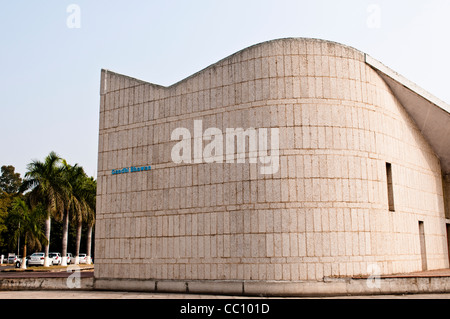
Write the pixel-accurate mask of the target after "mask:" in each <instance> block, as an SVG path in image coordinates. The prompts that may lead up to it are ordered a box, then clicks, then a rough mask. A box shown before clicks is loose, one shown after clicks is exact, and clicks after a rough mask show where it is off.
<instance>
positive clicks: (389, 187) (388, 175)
mask: <svg viewBox="0 0 450 319" xmlns="http://www.w3.org/2000/svg"><path fill="white" fill-rule="evenodd" d="M386 180H387V191H388V203H389V210H390V211H391V212H394V211H395V207H394V187H393V185H392V165H391V163H386Z"/></svg>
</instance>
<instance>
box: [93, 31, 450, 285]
mask: <svg viewBox="0 0 450 319" xmlns="http://www.w3.org/2000/svg"><path fill="white" fill-rule="evenodd" d="M100 97H101V103H100V134H99V157H98V197H97V224H96V239H95V240H96V245H95V249H96V252H95V256H96V267H95V277H96V278H99V279H102V278H108V279H115V278H116V279H142V280H149V279H157V280H165V279H169V280H263V281H273V280H275V281H298V280H321V279H322V278H323V277H327V276H357V275H364V274H368V272H369V271H370V270H369V269H370V267H369V266H370V265H372V264H376V265H378V266H379V268H380V271H381V273H382V274H392V273H399V272H410V271H417V270H421V265H422V263H421V254H420V240H419V226H418V222H419V221H423V222H424V226H425V235H426V251H427V263H428V268H429V269H436V268H445V267H447V266H448V258H447V239H446V235H445V219H444V218H445V214H444V200H443V187H442V177H441V176H442V175H441V168H440V163H439V159H438V158H437V157H436V156H435V154H434V152H433V150H432V149H431V147H430V146H429V145H428V143H427V142H426V141H425V139H424V138H423V136H422V135H421V133H420V131H419V130H418V129H417V127H416V126H415V123H414V122H413V121H412V120H411V119H410V117H409V116H408V114H407V113H406V111H405V110H404V108H403V107H402V105H401V104H400V103H399V102H398V100H397V99H396V97H395V96H394V95H393V93H392V92H391V90H390V89H389V87H388V86H387V85H386V84H385V82H383V80H382V79H381V77H380V76H379V75H378V74H377V73H376V71H375V70H373V69H372V68H371V67H370V66H368V65H367V64H366V63H365V62H364V54H363V53H361V52H359V51H357V50H355V49H352V48H349V47H346V46H343V45H340V44H337V43H332V42H327V41H321V40H310V39H283V40H275V41H270V42H265V43H262V44H258V45H255V46H252V47H250V48H247V49H244V50H242V51H240V52H238V53H236V54H234V55H232V56H230V57H228V58H225V59H224V60H222V61H219V62H217V63H216V64H214V65H212V66H210V67H208V68H206V69H204V70H202V71H200V72H198V73H196V74H194V75H192V76H191V77H189V78H187V79H184V80H182V81H180V82H178V83H176V84H174V85H172V86H170V87H167V88H166V87H161V86H157V85H154V84H150V83H146V82H143V81H139V80H136V79H132V78H130V77H127V76H123V75H119V74H116V73H113V72H110V71H106V70H103V71H102V78H101V95H100ZM195 120H202V124H203V130H206V129H207V128H210V127H214V128H218V129H220V130H222V131H223V132H225V131H226V129H227V128H243V129H248V128H256V129H258V128H269V129H270V128H279V133H280V138H279V140H280V145H279V146H280V148H279V170H278V171H277V172H276V173H275V174H273V175H262V174H261V173H260V167H261V165H262V164H260V163H249V161H248V157H247V160H246V162H245V163H226V162H224V163H204V162H203V163H180V164H175V163H174V162H173V160H172V158H171V150H172V148H173V146H174V145H175V144H176V143H177V142H178V141H173V140H171V134H172V132H173V131H174V130H175V129H176V128H179V127H184V128H188V129H189V130H190V131H191V132H193V130H194V121H195ZM193 142H194V141H193ZM203 143H204V145H205V144H206V143H207V142H206V141H203ZM236 155H237V154H236ZM246 155H247V156H248V152H247V153H246ZM386 163H390V164H391V169H392V188H393V194H394V204H395V211H390V210H389V204H388V186H387V184H388V183H387V174H386ZM148 165H150V166H151V170H150V171H144V172H138V173H136V172H134V173H126V174H115V175H113V174H112V170H115V169H122V168H124V167H130V166H136V167H138V166H148Z"/></svg>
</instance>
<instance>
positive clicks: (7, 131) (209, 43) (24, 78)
mask: <svg viewBox="0 0 450 319" xmlns="http://www.w3.org/2000/svg"><path fill="white" fill-rule="evenodd" d="M449 34H450V1H448V0H432V1H429V0H428V1H423V0H422V1H418V0H391V1H382V0H378V1H377V0H371V1H366V0H340V1H335V0H315V1H304V0H276V1H269V0H255V1H253V0H239V1H237V0H227V1H214V0H209V1H206V0H202V1H200V0H199V1H196V0H192V1H181V0H179V1H175V0H172V1H170V0H168V1H151V0H133V1H124V0H78V1H77V0H71V1H65V0H42V1H32V0H22V1H2V5H1V7H0V45H1V50H0V72H1V73H0V74H1V76H0V97H1V99H0V116H1V122H0V123H1V125H0V166H1V165H13V166H14V167H15V168H16V171H17V172H19V173H20V174H21V175H22V176H23V175H24V174H25V172H26V170H27V168H26V167H27V164H28V163H30V162H31V161H32V160H41V161H42V160H44V158H45V156H46V155H48V153H49V152H50V151H55V152H56V153H57V154H59V155H60V156H61V157H63V158H65V159H66V160H67V161H68V162H69V163H70V164H75V163H77V164H79V165H81V166H83V167H84V169H85V171H86V173H87V174H88V175H89V176H94V177H96V175H97V148H98V121H99V101H100V96H99V87H100V83H99V82H100V71H101V69H102V68H104V69H109V70H111V71H114V72H118V73H121V74H125V75H128V76H131V77H134V78H138V79H141V80H144V81H148V82H151V83H156V84H160V85H164V86H169V85H171V84H173V83H176V82H178V81H180V80H182V79H184V78H186V77H188V76H190V75H191V74H193V73H196V72H197V71H199V70H201V69H203V68H205V67H207V66H209V65H211V64H213V63H215V62H217V61H219V60H221V59H223V58H225V57H227V56H229V55H231V54H233V53H235V52H237V51H239V50H241V49H244V48H246V47H248V46H251V45H254V44H257V43H260V42H264V41H268V40H273V39H278V38H287V37H306V38H320V39H324V40H331V41H336V42H339V43H342V44H346V45H349V46H352V47H354V48H356V49H358V50H361V51H363V52H365V53H368V54H369V55H371V56H372V57H373V58H375V59H377V60H379V61H381V62H382V63H383V64H385V65H387V66H388V67H390V68H391V69H393V70H394V71H396V72H398V73H400V74H401V75H403V76H405V77H406V78H407V79H409V80H411V81H412V82H415V83H416V84H417V85H419V86H420V87H422V88H423V89H425V90H426V91H428V92H430V93H431V94H433V95H435V96H436V97H438V98H439V99H441V100H443V101H445V102H447V103H450V86H449V84H450V81H449V74H450V59H449V52H450V41H449Z"/></svg>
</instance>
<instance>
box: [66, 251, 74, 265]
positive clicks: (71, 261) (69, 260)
mask: <svg viewBox="0 0 450 319" xmlns="http://www.w3.org/2000/svg"><path fill="white" fill-rule="evenodd" d="M74 262H75V257H73V255H72V254H71V253H67V264H68V265H70V264H73V263H74Z"/></svg>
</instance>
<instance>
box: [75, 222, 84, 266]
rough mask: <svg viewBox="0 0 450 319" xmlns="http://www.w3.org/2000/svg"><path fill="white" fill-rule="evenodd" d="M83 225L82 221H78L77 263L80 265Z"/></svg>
mask: <svg viewBox="0 0 450 319" xmlns="http://www.w3.org/2000/svg"><path fill="white" fill-rule="evenodd" d="M82 225H83V224H82V222H78V226H77V241H76V257H75V265H78V264H79V263H80V243H81V226H82Z"/></svg>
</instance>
